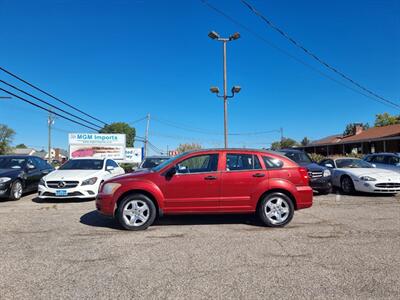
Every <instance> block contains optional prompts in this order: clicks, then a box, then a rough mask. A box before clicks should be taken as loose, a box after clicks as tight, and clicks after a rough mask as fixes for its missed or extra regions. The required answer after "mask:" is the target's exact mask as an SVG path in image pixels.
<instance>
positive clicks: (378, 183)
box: [320, 157, 400, 194]
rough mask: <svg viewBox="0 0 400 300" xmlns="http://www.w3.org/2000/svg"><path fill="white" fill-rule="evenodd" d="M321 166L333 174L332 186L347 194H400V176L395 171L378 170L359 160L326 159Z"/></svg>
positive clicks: (344, 158)
mask: <svg viewBox="0 0 400 300" xmlns="http://www.w3.org/2000/svg"><path fill="white" fill-rule="evenodd" d="M320 165H322V166H325V167H327V168H329V169H330V170H331V172H332V185H333V186H336V187H339V188H341V189H342V191H343V192H344V193H346V194H351V193H353V192H354V191H360V192H367V193H391V194H394V193H397V192H400V174H399V173H397V172H394V171H390V170H385V169H378V168H376V167H375V166H374V165H372V164H370V163H368V162H366V161H364V160H361V159H358V158H349V157H343V158H335V159H324V160H322V161H321V163H320Z"/></svg>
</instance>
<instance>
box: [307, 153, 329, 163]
mask: <svg viewBox="0 0 400 300" xmlns="http://www.w3.org/2000/svg"><path fill="white" fill-rule="evenodd" d="M308 155H310V157H311V159H312V160H313V161H315V162H316V163H319V162H320V161H321V160H323V159H324V158H326V156H323V155H321V154H317V153H308Z"/></svg>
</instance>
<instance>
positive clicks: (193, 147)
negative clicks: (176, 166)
mask: <svg viewBox="0 0 400 300" xmlns="http://www.w3.org/2000/svg"><path fill="white" fill-rule="evenodd" d="M198 149H201V145H200V144H196V143H191V144H180V145H179V146H178V148H176V151H178V153H183V152H186V151H190V150H198Z"/></svg>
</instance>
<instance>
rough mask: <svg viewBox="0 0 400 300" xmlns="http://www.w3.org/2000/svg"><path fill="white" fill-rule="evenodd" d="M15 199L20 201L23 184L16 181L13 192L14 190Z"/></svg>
mask: <svg viewBox="0 0 400 300" xmlns="http://www.w3.org/2000/svg"><path fill="white" fill-rule="evenodd" d="M12 193H13V196H14V199H19V198H21V196H22V184H21V182H19V181H16V182H15V183H14V185H13V190H12Z"/></svg>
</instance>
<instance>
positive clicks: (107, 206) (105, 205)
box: [96, 194, 115, 217]
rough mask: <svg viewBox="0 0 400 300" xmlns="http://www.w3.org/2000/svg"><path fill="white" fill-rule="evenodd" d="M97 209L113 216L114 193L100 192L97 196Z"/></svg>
mask: <svg viewBox="0 0 400 300" xmlns="http://www.w3.org/2000/svg"><path fill="white" fill-rule="evenodd" d="M96 209H97V211H98V212H99V213H101V214H102V215H105V216H108V217H113V216H114V209H115V202H114V198H113V196H112V195H104V194H98V195H97V197H96Z"/></svg>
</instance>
